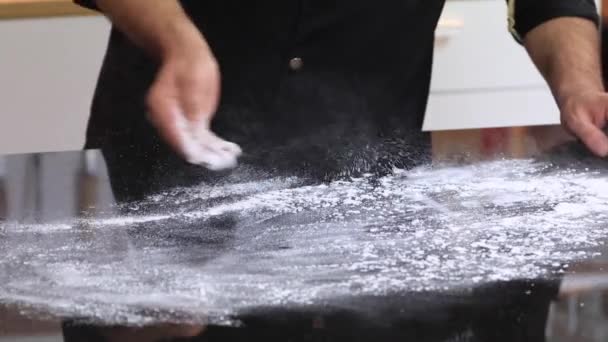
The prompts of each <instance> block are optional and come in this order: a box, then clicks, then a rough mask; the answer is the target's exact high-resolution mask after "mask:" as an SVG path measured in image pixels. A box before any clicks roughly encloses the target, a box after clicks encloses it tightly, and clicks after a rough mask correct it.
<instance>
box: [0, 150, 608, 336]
mask: <svg viewBox="0 0 608 342" xmlns="http://www.w3.org/2000/svg"><path fill="white" fill-rule="evenodd" d="M108 169H109V170H110V171H109V172H108V171H107V170H108ZM168 169H170V170H172V172H173V173H172V176H168V177H169V178H171V179H170V180H168V181H167V183H163V182H162V180H160V179H159V178H147V175H148V173H147V172H145V170H144V169H138V163H136V162H134V159H132V158H130V157H129V156H124V155H121V156H118V157H117V156H111V155H108V154H107V153H106V154H102V153H101V152H99V151H86V152H62V153H46V154H31V155H12V156H5V157H1V158H0V341H12V340H19V338H22V339H24V340H25V338H30V339H32V338H38V340H42V341H62V340H66V341H160V340H179V341H182V340H200V341H208V340H262V339H264V340H270V341H274V340H276V341H342V340H349V341H358V340H372V339H373V340H398V339H399V340H411V341H446V342H447V341H510V342H513V341H544V340H547V341H606V340H607V338H608V328H606V327H608V325H607V324H606V323H607V321H606V320H607V319H606V317H607V311H606V307H608V306H607V304H606V302H604V298H606V294H608V292H607V291H606V290H605V289H606V288H607V286H608V275H606V274H605V273H604V265H605V264H606V260H607V259H606V257H605V253H604V252H605V240H606V236H607V235H606V233H608V226H606V224H605V222H607V220H608V216H607V215H606V214H604V213H606V212H607V211H606V210H605V209H608V191H604V190H606V189H608V179H606V177H605V171H604V170H605V165H604V163H603V162H602V161H595V160H589V159H586V158H584V157H581V152H580V150H577V149H574V150H572V149H569V150H567V151H566V150H562V151H558V152H556V153H555V154H553V155H550V156H549V157H548V158H543V159H542V160H540V159H538V160H534V161H533V160H519V161H513V160H505V161H496V162H489V163H482V164H478V165H472V166H459V167H445V168H438V167H421V168H418V169H416V170H413V171H407V172H405V171H404V172H398V173H397V174H396V175H394V176H390V177H385V178H381V179H375V178H373V177H363V178H359V179H354V180H352V181H344V182H335V183H332V184H317V183H315V182H311V181H309V180H302V179H298V178H296V177H289V176H285V175H284V176H281V177H278V176H276V175H275V176H273V177H266V176H265V175H264V173H263V172H260V171H259V170H257V171H256V170H251V169H248V168H246V167H243V168H241V169H240V170H239V171H237V172H235V173H233V174H231V175H223V177H217V176H213V177H211V176H209V175H204V176H203V178H204V179H205V181H206V183H205V184H206V185H204V184H202V183H201V178H200V177H194V176H193V173H194V174H196V173H197V172H198V173H200V170H198V171H197V170H194V169H189V170H187V171H183V170H181V169H180V168H179V167H175V168H168ZM193 170H194V171H193ZM178 179H179V181H177V180H178ZM186 180H187V181H186ZM161 183H162V184H161ZM131 184H136V185H133V186H131ZM146 184H147V185H149V189H147V188H146V186H145V185H146ZM148 190H149V191H148ZM545 337H546V338H545ZM28 340H29V339H28Z"/></svg>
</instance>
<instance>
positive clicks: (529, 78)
mask: <svg viewBox="0 0 608 342" xmlns="http://www.w3.org/2000/svg"><path fill="white" fill-rule="evenodd" d="M507 17H508V15H507V5H506V2H505V1H504V0H484V1H480V0H465V1H447V2H446V6H445V9H444V11H443V15H442V17H441V20H440V22H439V25H438V27H437V31H436V34H435V35H436V41H437V44H436V50H435V60H434V68H433V69H434V70H433V79H432V85H431V89H432V91H433V92H445V91H453V90H458V91H462V90H479V89H489V88H490V89H491V88H517V87H523V86H527V87H529V86H540V85H542V84H543V79H542V77H541V76H540V74H539V73H538V71H537V70H536V68H535V66H534V65H533V63H532V62H531V61H530V59H529V58H528V56H527V53H526V51H525V49H524V48H523V47H522V46H520V45H519V44H518V43H517V42H516V41H515V40H514V39H513V37H512V36H511V34H510V33H509V30H508V24H507Z"/></svg>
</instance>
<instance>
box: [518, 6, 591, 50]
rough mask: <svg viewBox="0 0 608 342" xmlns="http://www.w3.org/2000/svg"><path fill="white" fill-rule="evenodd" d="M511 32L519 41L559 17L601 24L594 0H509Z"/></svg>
mask: <svg viewBox="0 0 608 342" xmlns="http://www.w3.org/2000/svg"><path fill="white" fill-rule="evenodd" d="M507 3H508V7H509V30H510V31H511V33H512V34H513V36H514V37H515V38H516V39H517V40H518V41H520V42H521V41H523V38H524V37H525V36H526V34H527V33H528V32H530V31H531V30H532V29H533V28H535V27H536V26H538V25H540V24H542V23H544V22H546V21H549V20H551V19H555V18H558V17H580V18H585V19H589V20H592V21H593V22H595V23H596V24H597V23H599V16H598V12H597V8H596V6H595V2H594V0H507Z"/></svg>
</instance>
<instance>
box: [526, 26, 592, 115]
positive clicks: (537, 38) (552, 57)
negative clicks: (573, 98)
mask: <svg viewBox="0 0 608 342" xmlns="http://www.w3.org/2000/svg"><path fill="white" fill-rule="evenodd" d="M524 44H525V46H526V48H527V50H528V52H529V54H530V56H531V57H532V60H533V61H534V63H535V64H536V66H537V67H538V69H539V70H540V72H541V73H542V74H543V76H544V77H545V79H546V80H547V83H548V84H549V86H550V87H551V89H552V91H553V94H554V95H555V98H556V100H557V101H558V104H560V105H561V102H562V101H565V99H567V98H568V97H569V96H570V95H571V94H572V93H574V92H579V91H581V90H585V91H603V90H604V85H603V81H602V74H601V67H600V65H601V62H600V41H599V33H598V29H597V27H596V26H595V25H594V24H593V22H592V21H590V20H586V19H582V18H572V17H562V18H557V19H553V20H550V21H548V22H546V23H544V24H541V25H539V26H538V27H536V28H534V29H533V30H532V31H530V32H529V33H528V34H527V35H526V37H525V39H524Z"/></svg>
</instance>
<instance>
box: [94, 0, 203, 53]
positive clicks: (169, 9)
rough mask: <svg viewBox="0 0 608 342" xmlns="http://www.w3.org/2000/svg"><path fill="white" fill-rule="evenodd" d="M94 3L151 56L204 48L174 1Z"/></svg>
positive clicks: (131, 0) (130, 0)
mask: <svg viewBox="0 0 608 342" xmlns="http://www.w3.org/2000/svg"><path fill="white" fill-rule="evenodd" d="M97 6H98V7H99V9H100V10H101V11H102V12H103V13H104V14H105V15H106V16H107V17H108V18H109V19H110V20H111V21H112V23H113V24H114V25H115V26H116V27H118V28H119V29H120V30H121V31H122V32H124V33H125V34H126V35H127V36H128V37H129V38H130V39H131V40H132V41H133V42H135V43H136V44H138V45H139V46H141V47H142V48H144V49H145V50H147V51H148V52H149V53H151V54H152V55H154V56H155V57H158V58H165V57H167V56H170V55H171V54H175V53H180V52H179V51H183V50H185V49H187V50H190V51H192V50H196V49H197V48H203V49H207V48H208V47H207V44H206V42H205V40H204V38H203V36H202V34H201V33H200V31H199V30H198V29H197V28H196V27H195V26H194V24H193V23H192V22H191V21H190V19H189V18H188V16H187V14H186V13H185V12H184V10H183V9H182V7H181V5H180V4H179V2H178V1H177V0H97Z"/></svg>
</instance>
